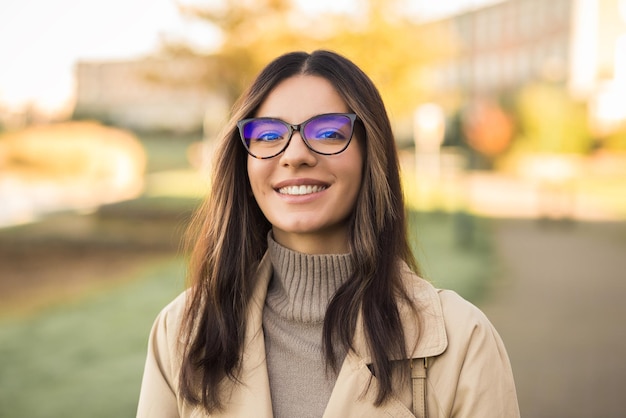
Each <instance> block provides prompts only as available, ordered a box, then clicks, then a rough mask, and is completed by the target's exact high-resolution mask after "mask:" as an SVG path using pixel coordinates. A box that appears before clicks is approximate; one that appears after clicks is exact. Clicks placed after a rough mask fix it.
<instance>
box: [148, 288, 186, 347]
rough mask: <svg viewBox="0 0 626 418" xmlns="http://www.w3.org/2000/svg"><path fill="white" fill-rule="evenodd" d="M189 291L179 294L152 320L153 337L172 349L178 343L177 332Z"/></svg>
mask: <svg viewBox="0 0 626 418" xmlns="http://www.w3.org/2000/svg"><path fill="white" fill-rule="evenodd" d="M188 293H189V291H188V290H186V291H184V292H182V293H181V294H179V295H178V296H177V297H176V298H175V299H174V300H172V301H171V302H170V303H168V304H167V305H166V306H165V307H164V308H163V309H161V311H160V312H159V314H158V315H157V317H156V319H155V320H154V324H153V328H152V334H153V336H154V337H157V339H158V340H159V341H160V342H161V343H164V342H166V341H167V345H168V346H170V347H172V346H174V345H176V343H177V342H178V336H179V331H180V328H181V324H182V320H183V316H184V314H185V309H186V306H187V296H188Z"/></svg>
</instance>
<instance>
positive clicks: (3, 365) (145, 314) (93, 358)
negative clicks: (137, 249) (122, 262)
mask: <svg viewBox="0 0 626 418" xmlns="http://www.w3.org/2000/svg"><path fill="white" fill-rule="evenodd" d="M182 277H183V267H182V264H181V262H180V260H176V259H172V260H169V261H166V262H163V263H159V264H156V265H153V266H150V268H148V269H146V270H145V271H144V272H143V274H142V277H139V278H138V279H136V280H134V281H131V282H129V283H128V284H126V285H125V286H122V287H118V288H115V289H111V290H109V291H106V292H104V293H100V294H90V295H86V296H85V298H84V299H82V300H81V301H80V302H77V303H74V304H71V305H63V306H58V307H56V308H51V309H48V310H46V311H43V312H40V313H39V314H37V315H35V316H31V317H26V318H13V319H11V318H4V319H2V320H1V321H0V370H1V373H0V416H1V417H6V418H13V417H15V418H21V417H28V418H44V417H46V418H48V417H64V418H71V417H90V418H97V417H103V418H104V417H131V416H134V414H135V410H136V404H137V398H138V394H139V387H140V383H141V375H142V370H143V364H144V359H145V352H146V344H147V337H148V333H149V330H150V326H151V324H152V321H153V320H154V318H155V316H156V314H157V313H158V312H159V310H160V309H161V308H162V307H163V306H165V304H166V303H167V302H168V301H170V300H171V299H173V297H174V296H175V295H176V294H178V293H179V292H180V291H181V290H182V288H183V281H182Z"/></svg>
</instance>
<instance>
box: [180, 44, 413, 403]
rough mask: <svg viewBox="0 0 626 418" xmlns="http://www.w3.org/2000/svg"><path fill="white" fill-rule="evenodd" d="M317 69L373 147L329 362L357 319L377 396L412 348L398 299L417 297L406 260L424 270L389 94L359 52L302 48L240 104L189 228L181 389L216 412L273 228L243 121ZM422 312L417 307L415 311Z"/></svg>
mask: <svg viewBox="0 0 626 418" xmlns="http://www.w3.org/2000/svg"><path fill="white" fill-rule="evenodd" d="M296 75H314V76H319V77H323V78H325V79H326V80H328V81H329V82H330V83H331V84H332V85H333V86H334V88H335V89H336V91H337V92H338V93H339V95H340V96H341V97H342V98H343V100H344V101H345V102H346V104H347V105H348V107H349V108H350V111H351V112H354V113H356V114H357V115H358V117H359V119H360V121H361V122H360V123H359V124H357V131H356V135H357V137H358V138H359V141H361V143H362V147H363V150H364V155H365V159H364V167H363V180H362V185H361V188H360V192H359V195H358V197H357V201H356V204H355V207H354V210H353V212H352V214H351V216H350V218H349V237H348V241H349V249H350V253H351V255H352V261H353V266H354V272H353V274H352V276H351V277H350V278H349V280H348V281H347V282H346V283H345V284H344V285H343V286H341V288H339V289H338V290H337V292H336V294H335V295H334V297H333V298H332V300H331V301H330V303H329V306H328V310H327V312H326V315H325V319H324V331H323V345H324V353H325V358H326V364H327V366H328V367H330V368H331V369H332V370H334V371H335V372H336V371H337V370H338V368H339V364H338V362H339V360H338V359H337V358H336V356H335V354H334V353H335V352H336V351H335V350H334V349H335V348H337V347H339V348H343V349H344V350H349V349H351V348H352V342H353V337H354V334H355V328H356V324H357V317H358V316H359V314H361V315H362V319H363V324H364V328H365V329H364V335H365V339H366V343H367V346H368V349H369V351H370V353H371V355H372V365H371V367H372V371H373V373H374V374H375V376H376V378H377V379H378V382H379V385H378V393H377V396H376V404H377V405H380V404H382V403H384V402H385V401H386V400H387V399H388V398H389V397H390V396H391V393H392V365H391V362H390V360H389V359H390V358H391V357H395V358H398V357H397V356H403V355H406V352H405V351H406V349H405V339H404V334H403V329H402V326H401V321H400V315H399V311H398V305H397V302H398V300H399V299H398V298H401V299H404V300H406V301H409V298H408V297H407V294H406V291H405V289H404V287H403V285H402V283H401V274H400V268H401V267H400V266H401V263H399V260H403V261H404V262H406V263H407V264H408V265H409V266H410V267H411V268H412V269H413V270H414V271H415V272H417V265H416V263H415V260H414V258H413V255H412V253H411V250H410V246H409V243H408V238H407V233H406V231H407V229H406V215H405V208H404V200H403V194H402V188H401V184H400V174H399V163H398V155H397V150H396V146H395V142H394V137H393V133H392V130H391V124H390V122H389V118H388V116H387V112H386V110H385V106H384V104H383V101H382V98H381V96H380V94H379V92H378V90H377V89H376V87H375V86H374V84H373V83H372V81H371V80H370V79H369V77H368V76H367V75H366V74H365V73H364V72H363V71H361V69H359V68H358V67H357V66H356V65H355V64H354V63H352V62H351V61H350V60H348V59H346V58H344V57H342V56H341V55H338V54H336V53H334V52H330V51H322V50H320V51H315V52H313V53H311V54H308V53H305V52H293V53H288V54H285V55H282V56H280V57H278V58H277V59H275V60H274V61H272V62H271V63H270V64H269V65H268V66H267V67H265V69H264V70H262V71H261V73H260V74H259V75H258V77H257V78H256V80H255V81H254V82H253V83H252V85H251V86H250V88H249V89H248V91H247V92H246V93H244V94H243V95H242V97H241V98H240V99H239V100H238V102H237V103H236V104H235V106H234V108H233V112H232V117H231V119H230V121H229V122H228V123H227V124H226V126H225V128H224V130H223V132H222V134H221V135H220V141H219V143H218V147H217V150H216V154H215V163H214V165H213V177H212V187H211V190H210V192H209V194H208V196H207V198H206V199H205V201H204V203H203V205H202V206H201V207H200V208H199V210H198V211H197V213H196V215H195V217H194V220H193V222H192V224H191V226H190V231H191V240H192V241H193V242H192V244H191V249H190V254H191V258H190V266H189V279H190V289H189V294H188V302H187V308H186V311H185V316H184V319H183V326H182V328H181V337H182V338H183V341H184V349H183V360H182V367H181V370H180V385H179V391H180V394H181V395H182V396H183V397H184V399H185V400H186V401H187V402H189V403H191V404H194V405H198V404H200V405H201V406H202V407H203V408H204V409H205V410H207V411H208V412H211V411H216V410H220V409H222V407H223V401H224V399H223V393H224V391H223V390H221V389H222V388H223V385H224V384H225V383H226V382H227V381H229V380H230V381H231V382H232V383H235V384H240V382H239V379H238V377H239V373H240V371H241V364H242V355H243V343H244V338H245V335H244V334H245V330H246V320H247V310H248V306H249V303H250V298H251V295H252V290H253V287H254V277H255V269H256V268H257V266H258V263H259V261H260V260H261V258H262V256H263V254H264V253H265V251H266V250H267V233H268V231H269V230H270V228H271V225H270V223H269V222H268V220H267V219H266V218H265V216H264V215H263V213H262V212H261V209H260V208H259V206H258V204H257V202H256V201H255V199H254V196H253V194H252V191H251V188H250V182H249V179H248V174H247V165H246V161H247V158H248V156H247V154H246V151H245V149H244V147H243V146H242V144H241V142H240V140H239V138H238V131H237V127H236V123H237V121H238V120H240V119H244V118H247V117H252V116H254V115H255V112H256V111H257V109H258V108H259V107H260V106H261V104H262V103H263V101H264V100H265V99H266V97H267V96H268V95H269V94H270V92H271V91H272V90H273V89H274V88H275V87H276V86H277V85H278V84H279V83H280V82H281V81H283V80H285V79H287V78H290V77H293V76H296ZM414 311H415V310H414Z"/></svg>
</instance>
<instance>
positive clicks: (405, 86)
mask: <svg viewBox="0 0 626 418" xmlns="http://www.w3.org/2000/svg"><path fill="white" fill-rule="evenodd" d="M405 2H406V0H363V2H362V7H361V8H360V9H359V10H358V11H357V12H356V13H353V14H347V13H331V12H324V13H317V14H315V13H309V14H307V13H303V12H302V10H299V9H298V8H297V7H296V6H295V5H294V3H293V1H292V0H255V1H252V0H222V1H221V2H220V3H219V4H218V5H213V6H206V5H202V6H199V5H181V6H180V9H181V12H182V13H183V14H185V15H187V16H191V17H195V18H198V19H202V20H204V21H206V22H207V24H211V25H213V26H214V27H216V28H218V29H219V31H220V33H221V34H222V43H221V47H220V48H219V50H218V51H216V52H215V53H214V54H213V55H212V56H210V57H207V59H210V60H211V61H212V65H211V66H210V68H211V70H210V71H207V77H206V79H205V80H203V81H202V82H204V83H209V85H212V86H214V87H215V88H218V89H221V90H222V92H223V93H224V94H225V95H226V96H227V99H228V100H229V102H231V103H232V102H233V101H234V100H235V99H236V98H237V97H238V96H239V95H240V94H241V92H242V91H243V89H244V88H245V86H247V85H248V84H249V83H250V82H251V80H252V79H253V77H254V76H255V75H256V74H257V73H258V71H260V69H261V68H262V67H263V66H264V65H266V64H267V63H268V62H269V61H270V60H272V59H273V58H275V57H276V56H278V55H280V54H282V53H284V52H287V51H293V50H304V51H312V50H315V49H331V50H335V51H337V52H339V53H341V54H342V55H345V56H346V57H348V58H350V59H351V60H353V61H355V62H356V63H357V64H358V65H359V66H361V68H363V70H364V71H365V72H366V73H368V75H370V76H371V77H372V79H373V80H374V82H375V83H376V84H377V85H378V87H379V89H380V90H381V94H382V95H383V98H384V99H385V101H386V103H387V106H388V108H389V111H390V113H391V114H392V115H393V116H394V117H395V118H410V115H412V112H413V109H414V108H415V107H416V105H417V104H419V103H420V102H421V101H423V99H424V96H425V92H426V86H425V84H426V82H425V80H424V77H423V76H422V68H423V65H424V64H425V63H426V62H427V60H428V59H429V57H432V56H434V54H440V53H441V52H442V51H444V50H446V48H450V45H449V43H448V41H447V39H451V38H447V37H446V36H445V34H433V33H425V32H424V31H420V30H418V29H417V25H416V24H415V23H414V22H413V21H411V20H410V18H409V17H408V16H407V15H406V13H405V12H404V10H403V4H404V3H405ZM434 36H437V38H436V42H433V41H434V40H435V39H434V38H433V37H434ZM166 50H167V51H168V52H170V53H175V54H190V53H193V51H192V50H191V49H190V48H188V47H187V46H185V45H180V44H179V45H172V44H169V45H166Z"/></svg>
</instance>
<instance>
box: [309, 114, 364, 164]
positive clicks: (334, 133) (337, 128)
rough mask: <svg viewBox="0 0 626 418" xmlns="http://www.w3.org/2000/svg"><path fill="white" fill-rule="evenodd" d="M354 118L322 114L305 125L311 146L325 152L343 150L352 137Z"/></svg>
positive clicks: (331, 152) (333, 152)
mask: <svg viewBox="0 0 626 418" xmlns="http://www.w3.org/2000/svg"><path fill="white" fill-rule="evenodd" d="M352 128H353V126H352V119H350V117H348V116H346V115H339V114H335V115H320V116H317V117H315V118H313V119H311V120H309V121H308V122H307V123H306V124H305V125H304V127H303V131H304V137H305V138H306V140H307V142H308V143H309V146H310V147H311V148H313V149H314V150H315V151H317V152H320V153H323V154H335V153H338V152H341V151H343V150H344V149H345V148H346V147H347V146H348V143H349V142H350V138H351V137H352Z"/></svg>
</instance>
